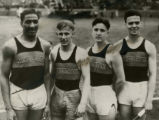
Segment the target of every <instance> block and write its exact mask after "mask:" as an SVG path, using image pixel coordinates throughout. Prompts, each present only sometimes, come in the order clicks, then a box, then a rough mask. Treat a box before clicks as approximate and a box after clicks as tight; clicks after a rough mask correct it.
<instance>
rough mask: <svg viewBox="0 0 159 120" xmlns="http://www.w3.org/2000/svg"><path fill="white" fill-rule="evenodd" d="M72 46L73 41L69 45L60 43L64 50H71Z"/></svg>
mask: <svg viewBox="0 0 159 120" xmlns="http://www.w3.org/2000/svg"><path fill="white" fill-rule="evenodd" d="M72 47H73V43H70V44H69V45H66V46H62V45H61V49H62V50H63V51H66V52H67V51H69V50H71V48H72Z"/></svg>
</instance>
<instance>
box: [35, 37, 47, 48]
mask: <svg viewBox="0 0 159 120" xmlns="http://www.w3.org/2000/svg"><path fill="white" fill-rule="evenodd" d="M33 48H34V49H37V50H38V49H39V50H41V51H45V50H44V48H43V46H42V43H41V41H40V39H39V37H37V42H36V44H35V46H34V47H33Z"/></svg>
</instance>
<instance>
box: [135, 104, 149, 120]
mask: <svg viewBox="0 0 159 120" xmlns="http://www.w3.org/2000/svg"><path fill="white" fill-rule="evenodd" d="M141 110H143V107H133V118H134V117H136V116H137V115H138V113H139V112H141ZM145 117H146V114H143V116H141V118H139V119H138V120H145Z"/></svg>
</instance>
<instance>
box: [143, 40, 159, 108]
mask: <svg viewBox="0 0 159 120" xmlns="http://www.w3.org/2000/svg"><path fill="white" fill-rule="evenodd" d="M145 43H146V44H145V47H146V50H147V53H148V55H149V56H148V66H149V80H148V92H147V99H146V103H145V108H146V109H147V110H150V109H152V99H153V95H154V91H155V85H156V71H157V68H156V66H157V63H156V48H155V46H154V45H153V44H152V43H150V42H149V41H146V42H145Z"/></svg>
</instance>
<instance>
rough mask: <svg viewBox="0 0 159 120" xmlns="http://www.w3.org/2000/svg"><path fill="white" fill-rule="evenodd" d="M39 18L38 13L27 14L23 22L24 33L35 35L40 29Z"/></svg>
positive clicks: (30, 35)
mask: <svg viewBox="0 0 159 120" xmlns="http://www.w3.org/2000/svg"><path fill="white" fill-rule="evenodd" d="M38 22H39V19H38V16H37V15H36V14H27V15H25V17H24V20H23V21H22V22H21V25H22V27H23V33H24V34H25V35H26V36H28V37H35V36H36V33H37V31H38V26H39V24H38Z"/></svg>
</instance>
